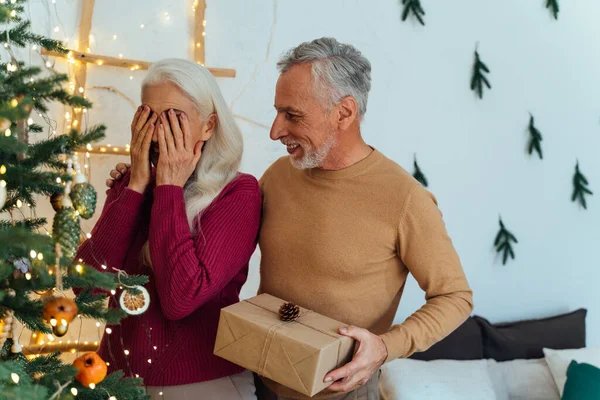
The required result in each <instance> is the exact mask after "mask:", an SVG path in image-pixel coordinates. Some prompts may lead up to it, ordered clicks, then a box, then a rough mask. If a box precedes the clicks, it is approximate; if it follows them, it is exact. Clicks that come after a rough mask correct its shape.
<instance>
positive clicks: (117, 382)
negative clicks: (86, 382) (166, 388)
mask: <svg viewBox="0 0 600 400" xmlns="http://www.w3.org/2000/svg"><path fill="white" fill-rule="evenodd" d="M123 375H124V374H123V372H122V371H117V372H113V373H112V374H110V375H108V376H107V377H106V378H104V380H103V381H102V382H100V383H99V384H97V385H96V388H95V389H90V388H88V387H84V386H81V385H79V384H77V385H76V386H75V385H74V386H75V387H76V388H77V389H78V393H79V394H78V397H80V398H82V399H86V400H106V399H107V398H108V397H109V396H108V395H107V394H109V395H110V396H115V397H116V398H117V399H127V400H149V399H150V395H149V394H146V393H145V391H144V388H143V386H142V385H143V383H142V379H141V378H123Z"/></svg>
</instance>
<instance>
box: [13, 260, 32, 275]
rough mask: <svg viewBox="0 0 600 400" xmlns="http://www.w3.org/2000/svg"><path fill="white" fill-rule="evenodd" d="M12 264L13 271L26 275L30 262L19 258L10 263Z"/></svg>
mask: <svg viewBox="0 0 600 400" xmlns="http://www.w3.org/2000/svg"><path fill="white" fill-rule="evenodd" d="M12 264H13V265H14V266H15V269H16V270H18V271H20V272H21V273H22V274H24V273H26V272H27V271H29V269H30V268H31V261H29V259H28V258H26V257H21V258H18V259H16V260H14V261H12Z"/></svg>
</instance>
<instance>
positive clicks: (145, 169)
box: [77, 59, 261, 399]
mask: <svg viewBox="0 0 600 400" xmlns="http://www.w3.org/2000/svg"><path fill="white" fill-rule="evenodd" d="M131 135H132V138H131V167H130V168H128V169H127V170H126V172H125V173H124V174H123V176H119V179H118V180H116V181H115V183H114V185H113V187H112V188H111V189H110V190H109V192H108V198H107V200H106V204H105V206H104V209H103V211H102V215H101V216H100V218H99V220H98V222H97V224H96V226H95V227H94V230H93V232H92V237H91V238H90V239H88V240H87V241H86V242H85V243H84V244H83V245H82V246H81V247H80V250H79V253H78V256H77V257H79V258H82V259H83V260H84V261H85V262H86V263H88V264H90V265H93V266H95V267H96V268H99V269H100V270H104V269H105V268H106V269H107V270H109V271H112V270H113V268H116V269H122V270H124V271H125V272H126V273H128V274H145V275H149V277H150V281H149V283H148V284H147V285H145V287H146V289H147V290H148V292H149V294H150V299H151V301H150V305H149V308H148V309H147V311H146V312H144V313H143V314H140V315H135V316H131V317H129V318H126V319H124V320H123V321H122V323H121V324H120V325H117V326H114V327H111V329H112V333H111V334H107V335H104V337H103V339H102V343H101V345H100V350H99V353H100V355H101V357H103V358H104V359H105V360H106V361H108V362H110V369H112V370H119V369H122V370H123V371H124V372H125V374H126V375H130V376H136V375H139V376H140V377H141V378H143V379H144V383H145V384H146V385H147V390H148V393H150V394H151V395H152V397H153V398H166V399H169V398H172V399H185V398H190V399H192V398H193V399H196V398H204V399H212V398H215V399H216V398H219V399H240V398H241V399H246V398H254V393H253V389H252V387H251V385H252V375H251V374H250V373H249V372H248V371H244V370H243V369H242V368H240V367H238V366H236V365H234V364H232V363H230V362H228V361H226V360H224V359H221V358H219V357H216V356H214V355H213V348H214V343H215V337H216V332H217V325H218V320H219V313H220V310H221V308H223V307H226V306H228V305H230V304H232V303H235V302H237V301H239V292H240V289H241V287H242V285H243V284H244V283H245V281H246V278H247V275H248V263H249V259H250V257H251V255H252V253H253V252H254V250H255V248H256V243H257V234H258V229H259V224H260V213H261V194H260V189H259V186H258V182H257V181H256V179H255V178H254V177H252V176H250V175H245V174H241V173H239V172H238V168H239V166H240V160H241V157H242V148H243V143H242V136H241V134H240V131H239V129H238V127H237V126H236V124H235V122H234V120H233V117H232V115H231V113H230V111H229V110H228V108H227V105H226V103H225V101H224V100H223V97H222V95H221V93H220V91H219V88H218V86H217V84H216V82H215V80H214V78H213V77H212V76H211V74H210V72H209V71H208V70H207V69H206V68H204V67H202V66H201V65H198V64H196V63H194V62H191V61H187V60H181V59H167V60H162V61H159V62H157V63H154V64H153V65H152V66H151V68H150V69H149V70H148V73H147V76H146V78H145V79H144V81H143V83H142V105H141V106H140V107H139V108H138V110H137V112H136V113H135V116H134V117H133V122H132V124H131ZM119 295H120V293H117V296H115V297H113V298H111V304H112V305H113V306H115V307H116V306H117V303H118V301H117V299H118V296H119Z"/></svg>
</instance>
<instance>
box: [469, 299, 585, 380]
mask: <svg viewBox="0 0 600 400" xmlns="http://www.w3.org/2000/svg"><path fill="white" fill-rule="evenodd" d="M586 314H587V310H586V309H583V308H582V309H579V310H576V311H573V312H571V313H568V314H561V315H557V316H553V317H550V318H542V319H530V320H522V321H516V322H510V323H501V324H491V323H490V322H489V321H487V320H486V319H485V318H482V317H477V316H475V317H473V318H474V319H475V320H476V321H477V323H478V324H479V326H480V327H481V331H482V337H483V358H492V359H494V360H496V361H508V360H515V359H539V358H543V357H544V352H543V351H542V349H543V348H544V347H547V348H553V349H578V348H582V347H585V318H586ZM565 369H566V368H565Z"/></svg>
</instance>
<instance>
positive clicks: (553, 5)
mask: <svg viewBox="0 0 600 400" xmlns="http://www.w3.org/2000/svg"><path fill="white" fill-rule="evenodd" d="M546 8H548V9H549V10H550V12H551V13H552V14H553V15H554V19H558V11H559V9H558V0H547V1H546Z"/></svg>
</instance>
